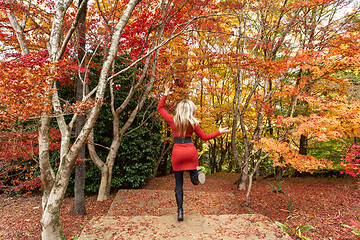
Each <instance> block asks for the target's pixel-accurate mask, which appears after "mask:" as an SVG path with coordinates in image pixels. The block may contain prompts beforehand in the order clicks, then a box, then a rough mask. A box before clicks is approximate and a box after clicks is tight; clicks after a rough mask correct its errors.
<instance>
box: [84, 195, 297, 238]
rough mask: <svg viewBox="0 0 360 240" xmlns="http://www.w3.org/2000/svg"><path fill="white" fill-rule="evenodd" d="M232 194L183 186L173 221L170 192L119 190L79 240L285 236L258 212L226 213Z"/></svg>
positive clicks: (233, 205)
mask: <svg viewBox="0 0 360 240" xmlns="http://www.w3.org/2000/svg"><path fill="white" fill-rule="evenodd" d="M220 195H221V197H220ZM224 195H225V196H224ZM219 199H221V201H219ZM236 199H237V198H236V197H235V196H234V194H232V193H230V194H227V193H223V192H203V191H187V192H185V194H184V202H185V204H184V211H185V220H184V221H183V222H178V221H177V216H176V214H174V213H176V204H175V200H174V193H173V191H171V190H148V189H140V190H120V191H119V192H118V193H117V195H116V197H115V199H114V201H113V203H112V205H111V207H110V209H109V211H108V214H107V215H106V216H104V217H101V218H95V219H93V220H92V221H90V223H89V224H88V225H87V226H85V228H84V230H83V232H82V234H81V235H80V239H81V240H87V239H246V240H251V239H269V240H270V239H271V240H273V239H291V238H290V237H289V236H287V235H286V234H284V232H282V230H281V229H280V228H279V227H278V226H276V225H275V224H274V223H273V222H272V221H271V220H270V219H269V218H267V217H265V216H263V215H259V214H230V212H237V210H238V209H237V206H239V203H237V200H236ZM219 212H223V214H221V215H219V214H218V213H219Z"/></svg>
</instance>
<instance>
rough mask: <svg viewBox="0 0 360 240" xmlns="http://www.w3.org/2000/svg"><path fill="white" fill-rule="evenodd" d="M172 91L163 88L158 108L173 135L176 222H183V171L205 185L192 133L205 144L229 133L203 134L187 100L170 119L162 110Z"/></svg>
mask: <svg viewBox="0 0 360 240" xmlns="http://www.w3.org/2000/svg"><path fill="white" fill-rule="evenodd" d="M171 93H172V92H171V91H170V86H169V84H166V85H165V93H164V96H163V97H162V99H161V100H160V102H159V105H158V107H157V109H158V111H159V113H160V115H161V116H162V117H163V118H164V119H165V120H166V122H167V123H168V124H169V125H170V127H171V130H172V131H173V135H174V147H173V150H172V156H171V165H172V169H173V171H174V175H175V182H176V186H175V198H176V204H177V207H178V221H183V220H184V213H183V207H182V203H183V176H184V171H185V170H188V171H189V172H190V180H191V182H192V183H193V184H194V185H198V184H199V183H201V184H203V183H204V182H205V174H204V173H203V172H202V171H201V169H200V167H199V160H198V153H197V150H196V148H195V146H194V144H193V143H192V142H191V135H192V133H193V132H195V133H196V134H197V135H198V136H199V137H200V138H201V139H202V140H204V141H206V140H209V139H212V138H215V137H217V136H219V135H221V134H224V133H229V132H230V130H229V129H228V128H227V127H226V128H222V127H221V126H220V127H219V130H218V131H216V132H214V133H211V134H205V133H204V132H203V130H202V129H201V128H200V126H199V121H198V120H197V119H196V118H195V116H194V115H195V111H196V106H195V104H194V103H193V102H192V101H190V100H183V101H181V102H180V103H179V104H178V105H177V107H176V110H175V116H172V115H171V114H169V113H168V112H167V111H166V110H165V109H164V104H165V101H166V98H167V96H168V95H169V94H171Z"/></svg>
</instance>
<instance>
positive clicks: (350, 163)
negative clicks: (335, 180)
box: [341, 143, 360, 177]
mask: <svg viewBox="0 0 360 240" xmlns="http://www.w3.org/2000/svg"><path fill="white" fill-rule="evenodd" d="M341 160H342V161H343V162H342V165H343V166H344V168H345V169H344V171H343V172H342V173H344V174H348V175H350V176H353V177H360V145H358V144H357V143H355V144H354V145H353V146H352V147H351V148H348V149H347V153H346V154H345V155H343V156H341Z"/></svg>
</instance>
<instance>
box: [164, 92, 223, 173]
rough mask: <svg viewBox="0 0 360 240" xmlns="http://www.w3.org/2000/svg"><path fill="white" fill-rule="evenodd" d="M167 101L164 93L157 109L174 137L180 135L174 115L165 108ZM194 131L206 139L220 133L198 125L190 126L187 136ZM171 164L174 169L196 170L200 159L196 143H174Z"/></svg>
mask: <svg viewBox="0 0 360 240" xmlns="http://www.w3.org/2000/svg"><path fill="white" fill-rule="evenodd" d="M165 101H166V96H165V95H164V96H163V97H162V99H161V100H160V102H159V105H158V107H157V109H158V111H159V113H160V115H161V116H162V117H163V118H164V119H165V121H166V122H167V123H168V124H169V125H170V127H171V130H172V131H173V135H174V137H180V136H179V134H178V132H177V131H176V127H175V123H174V117H173V116H172V115H171V114H170V113H168V112H167V111H166V110H165V109H164V104H165ZM193 132H195V133H196V134H197V135H198V136H199V137H200V138H201V139H202V140H204V141H206V140H209V139H212V138H215V137H217V136H219V135H220V132H219V131H216V132H213V133H210V134H205V133H204V131H203V130H202V129H201V128H200V126H199V125H196V127H195V129H194V128H193V127H191V126H190V128H189V130H188V131H187V133H186V135H185V136H186V137H191V135H192V133H193ZM171 165H172V168H173V170H174V171H183V170H195V169H196V167H197V166H199V159H198V152H197V150H196V148H195V146H194V144H193V143H177V144H174V147H173V150H172V155H171Z"/></svg>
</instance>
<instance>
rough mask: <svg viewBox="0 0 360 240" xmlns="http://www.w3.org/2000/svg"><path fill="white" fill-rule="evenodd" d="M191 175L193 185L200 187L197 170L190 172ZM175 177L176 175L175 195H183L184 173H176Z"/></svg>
mask: <svg viewBox="0 0 360 240" xmlns="http://www.w3.org/2000/svg"><path fill="white" fill-rule="evenodd" d="M189 173H190V180H191V182H192V184H194V185H198V184H199V182H198V181H196V178H197V170H189ZM174 175H175V193H182V192H183V185H184V171H174Z"/></svg>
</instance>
